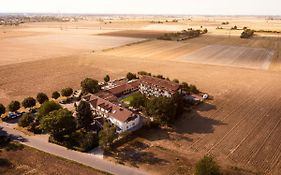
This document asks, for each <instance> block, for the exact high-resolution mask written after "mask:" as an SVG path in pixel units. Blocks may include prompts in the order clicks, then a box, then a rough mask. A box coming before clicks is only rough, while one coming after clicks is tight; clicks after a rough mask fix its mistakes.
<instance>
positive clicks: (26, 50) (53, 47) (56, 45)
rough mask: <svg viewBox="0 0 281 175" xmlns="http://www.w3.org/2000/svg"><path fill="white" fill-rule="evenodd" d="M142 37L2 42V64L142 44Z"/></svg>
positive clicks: (58, 36)
mask: <svg viewBox="0 0 281 175" xmlns="http://www.w3.org/2000/svg"><path fill="white" fill-rule="evenodd" d="M141 40H142V39H140V38H126V37H110V36H88V35H73V34H72V35H68V34H65V35H64V34H48V35H46V34H44V35H39V36H26V37H18V38H8V39H3V40H0V58H1V59H0V65H7V64H13V63H19V62H26V61H33V60H42V59H46V58H52V57H62V56H69V55H73V54H77V53H83V52H86V51H88V52H90V51H92V50H95V51H96V50H102V49H108V48H111V47H117V46H121V45H126V44H128V43H132V42H136V41H141Z"/></svg>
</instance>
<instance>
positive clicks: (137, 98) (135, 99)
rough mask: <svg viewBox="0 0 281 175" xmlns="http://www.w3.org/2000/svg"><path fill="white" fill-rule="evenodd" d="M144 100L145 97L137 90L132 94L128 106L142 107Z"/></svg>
mask: <svg viewBox="0 0 281 175" xmlns="http://www.w3.org/2000/svg"><path fill="white" fill-rule="evenodd" d="M145 102H146V98H145V96H144V95H143V94H141V93H140V92H137V93H135V94H133V95H132V100H131V102H130V106H133V107H134V108H140V107H144V106H145Z"/></svg>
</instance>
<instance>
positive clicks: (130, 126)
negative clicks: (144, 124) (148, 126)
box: [83, 95, 142, 132]
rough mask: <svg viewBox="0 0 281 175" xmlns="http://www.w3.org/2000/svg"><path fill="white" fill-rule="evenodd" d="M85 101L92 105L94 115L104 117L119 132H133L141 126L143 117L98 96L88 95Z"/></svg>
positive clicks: (84, 98)
mask: <svg viewBox="0 0 281 175" xmlns="http://www.w3.org/2000/svg"><path fill="white" fill-rule="evenodd" d="M83 100H85V101H87V102H89V103H90V105H91V108H92V111H93V114H94V115H97V116H99V117H103V118H104V119H107V120H108V121H110V123H111V124H113V125H115V126H116V127H117V132H124V131H132V130H136V129H139V127H140V126H141V121H142V120H141V116H140V115H138V114H135V113H133V112H131V111H129V110H127V109H126V108H123V107H120V106H118V105H116V104H114V103H111V102H110V101H107V100H105V99H102V98H100V97H98V96H96V95H87V96H85V97H83Z"/></svg>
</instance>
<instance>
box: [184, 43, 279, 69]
mask: <svg viewBox="0 0 281 175" xmlns="http://www.w3.org/2000/svg"><path fill="white" fill-rule="evenodd" d="M273 55H274V51H273V50H270V49H265V48H249V47H237V46H223V45H209V46H206V47H204V48H201V49H198V50H196V51H194V52H192V53H190V54H188V55H186V56H184V57H182V59H185V60H187V61H190V62H196V63H203V64H216V65H228V66H238V67H248V68H256V69H268V68H269V66H270V64H271V60H272V57H273Z"/></svg>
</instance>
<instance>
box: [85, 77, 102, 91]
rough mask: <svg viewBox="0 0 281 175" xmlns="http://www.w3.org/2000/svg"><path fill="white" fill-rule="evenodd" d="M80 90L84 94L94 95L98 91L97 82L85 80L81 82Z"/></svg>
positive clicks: (89, 79)
mask: <svg viewBox="0 0 281 175" xmlns="http://www.w3.org/2000/svg"><path fill="white" fill-rule="evenodd" d="M81 88H82V92H83V93H84V94H86V93H96V92H98V91H99V90H100V86H99V82H98V81H97V80H94V79H91V78H86V79H84V80H83V81H81Z"/></svg>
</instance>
